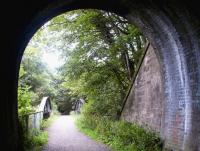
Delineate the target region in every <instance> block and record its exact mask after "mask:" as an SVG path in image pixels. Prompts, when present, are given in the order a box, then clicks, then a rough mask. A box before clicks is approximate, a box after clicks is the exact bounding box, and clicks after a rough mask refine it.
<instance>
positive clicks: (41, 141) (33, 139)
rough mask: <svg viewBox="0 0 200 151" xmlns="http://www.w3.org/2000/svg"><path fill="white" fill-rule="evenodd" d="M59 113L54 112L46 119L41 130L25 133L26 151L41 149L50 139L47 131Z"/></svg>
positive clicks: (38, 150)
mask: <svg viewBox="0 0 200 151" xmlns="http://www.w3.org/2000/svg"><path fill="white" fill-rule="evenodd" d="M57 117H58V115H55V114H53V115H52V116H50V117H49V118H48V119H44V120H43V121H42V123H41V130H36V129H33V130H29V133H28V134H26V133H24V138H23V139H24V148H25V151H41V150H42V146H44V145H45V144H46V143H47V141H48V133H47V132H46V131H45V129H46V128H47V127H49V126H50V125H51V124H52V123H53V122H54V121H55V120H56V119H57Z"/></svg>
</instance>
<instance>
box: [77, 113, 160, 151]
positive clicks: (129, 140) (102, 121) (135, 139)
mask: <svg viewBox="0 0 200 151" xmlns="http://www.w3.org/2000/svg"><path fill="white" fill-rule="evenodd" d="M76 123H77V126H78V128H79V129H80V130H81V131H82V132H84V133H85V134H86V135H89V136H90V137H92V138H94V139H96V140H100V141H102V142H103V143H106V144H108V145H109V146H110V147H111V148H112V149H113V150H116V151H161V150H162V141H161V139H160V138H159V137H158V135H157V134H156V133H154V132H152V131H150V130H147V129H144V128H142V127H140V126H139V125H137V124H134V123H129V122H126V121H112V120H111V119H110V118H109V117H101V118H100V117H98V116H90V117H89V116H87V117H85V116H81V117H80V118H79V119H78V120H77V122H76Z"/></svg>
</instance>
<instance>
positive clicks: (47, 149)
mask: <svg viewBox="0 0 200 151" xmlns="http://www.w3.org/2000/svg"><path fill="white" fill-rule="evenodd" d="M47 131H48V133H49V140H48V144H47V145H45V146H44V147H43V151H110V150H109V149H108V147H106V146H105V145H103V144H100V143H97V142H95V141H94V140H92V139H90V138H88V137H87V136H85V135H84V134H82V133H80V132H79V131H78V130H77V128H76V127H75V125H74V119H73V118H72V117H70V116H60V117H59V118H58V119H57V120H56V121H55V122H54V123H53V124H52V125H51V126H50V127H49V128H48V129H47Z"/></svg>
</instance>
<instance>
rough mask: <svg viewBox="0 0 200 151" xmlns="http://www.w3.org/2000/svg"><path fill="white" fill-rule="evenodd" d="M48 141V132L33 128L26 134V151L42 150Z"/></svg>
mask: <svg viewBox="0 0 200 151" xmlns="http://www.w3.org/2000/svg"><path fill="white" fill-rule="evenodd" d="M47 141H48V134H47V132H42V131H40V130H32V131H31V132H29V134H26V135H25V136H24V148H25V151H33V150H34V151H40V150H41V148H42V146H43V145H44V144H46V143H47Z"/></svg>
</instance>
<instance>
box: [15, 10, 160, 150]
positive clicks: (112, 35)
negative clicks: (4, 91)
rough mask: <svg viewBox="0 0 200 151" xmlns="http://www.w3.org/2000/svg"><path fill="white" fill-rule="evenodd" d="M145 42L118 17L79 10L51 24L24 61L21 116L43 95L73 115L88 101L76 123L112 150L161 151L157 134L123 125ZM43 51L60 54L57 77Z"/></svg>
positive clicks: (41, 31) (45, 26)
mask: <svg viewBox="0 0 200 151" xmlns="http://www.w3.org/2000/svg"><path fill="white" fill-rule="evenodd" d="M146 43H147V41H146V38H145V37H144V36H143V35H142V33H141V32H140V31H139V30H138V29H137V28H136V26H134V25H132V24H130V23H129V22H128V21H127V20H126V19H125V18H123V17H121V16H118V15H116V14H114V13H110V12H104V11H100V10H76V11H72V12H69V13H65V14H63V15H60V16H58V17H56V18H54V19H52V20H51V21H49V22H48V23H46V24H45V25H44V26H43V27H42V28H41V29H40V30H39V31H38V32H37V33H36V35H35V36H34V37H33V39H32V40H31V42H30V44H29V46H28V47H27V49H26V52H25V55H24V58H23V59H22V64H21V69H20V76H19V89H18V98H19V114H22V115H23V114H26V113H28V112H30V111H33V110H34V106H35V105H37V103H38V100H40V99H41V97H43V96H44V95H48V96H50V97H51V99H53V101H54V102H55V103H56V105H57V109H58V110H59V111H60V112H61V113H62V114H69V113H70V111H71V110H73V106H74V103H75V102H76V101H77V100H78V99H84V100H85V101H86V103H85V105H84V107H83V110H82V118H81V119H79V121H78V127H79V128H80V129H81V131H83V132H85V133H86V134H89V135H91V136H94V137H95V138H97V139H99V140H102V141H103V142H105V143H107V144H109V145H110V146H111V147H112V148H113V149H114V150H119V151H121V150H127V151H128V150H132V151H159V150H160V140H159V138H158V137H157V136H156V135H155V134H154V133H152V132H150V131H149V130H144V129H143V128H141V127H140V126H137V125H136V124H131V123H127V122H124V121H119V117H120V112H121V109H122V104H123V99H124V97H125V95H126V92H127V90H128V87H129V85H130V83H131V80H132V78H133V75H134V74H135V73H136V70H137V66H138V64H139V60H140V59H141V57H142V55H143V53H144V48H145V45H146ZM40 49H42V50H44V51H46V52H47V51H50V49H53V50H57V51H59V53H60V54H61V55H60V58H61V60H64V63H63V64H62V65H61V66H60V67H59V68H58V69H57V71H56V72H55V73H52V72H50V70H48V68H47V67H46V65H45V63H44V62H42V61H41V51H39V50H40ZM47 125H48V122H46V123H43V126H47Z"/></svg>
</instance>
